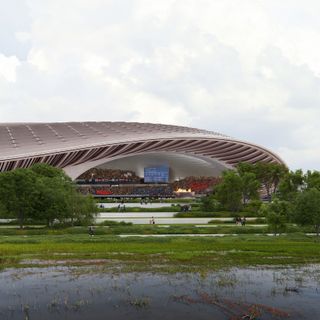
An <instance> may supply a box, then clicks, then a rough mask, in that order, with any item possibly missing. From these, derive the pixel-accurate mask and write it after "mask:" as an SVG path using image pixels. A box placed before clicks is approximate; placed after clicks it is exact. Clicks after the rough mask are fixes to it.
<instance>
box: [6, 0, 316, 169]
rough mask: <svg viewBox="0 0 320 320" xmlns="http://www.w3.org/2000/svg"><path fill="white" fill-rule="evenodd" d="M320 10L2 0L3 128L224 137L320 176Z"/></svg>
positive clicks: (206, 1)
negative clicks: (161, 128) (139, 127)
mask: <svg viewBox="0 0 320 320" xmlns="http://www.w3.org/2000/svg"><path fill="white" fill-rule="evenodd" d="M319 15H320V1H318V0H304V1H301V0H281V1H279V0H254V1H253V0H67V1H66V0H47V1H43V0H10V1H8V0H0V122H21V121H29V122H41V121H43V122H44V121H46V122H49V121H50V122H53V121H141V122H153V123H165V124H176V125H185V126H191V127H197V128H200V129H207V130H213V131H218V132H221V133H224V134H226V135H229V136H232V137H235V138H238V139H242V140H246V141H249V142H252V143H255V144H258V145H262V146H265V147H267V148H269V149H271V150H272V151H274V152H276V153H277V154H278V155H279V156H280V157H281V158H282V159H283V160H284V161H285V162H286V163H287V164H288V166H289V168H290V169H292V170H294V169H298V168H302V169H304V170H307V169H312V170H320V19H319Z"/></svg>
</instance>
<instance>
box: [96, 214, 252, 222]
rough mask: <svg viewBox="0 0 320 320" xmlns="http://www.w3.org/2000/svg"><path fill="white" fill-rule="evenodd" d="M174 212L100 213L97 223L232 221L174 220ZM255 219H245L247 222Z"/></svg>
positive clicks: (216, 219)
mask: <svg viewBox="0 0 320 320" xmlns="http://www.w3.org/2000/svg"><path fill="white" fill-rule="evenodd" d="M174 214H175V212H101V213H100V214H99V215H98V217H97V218H96V221H97V222H102V221H105V220H112V221H116V222H121V221H124V222H131V223H133V224H150V219H151V218H152V217H153V218H154V220H155V223H156V224H207V223H208V222H209V221H216V222H217V223H219V222H222V221H233V218H174V217H173V216H174ZM255 219H256V218H247V221H250V220H255Z"/></svg>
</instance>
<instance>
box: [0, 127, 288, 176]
mask: <svg viewBox="0 0 320 320" xmlns="http://www.w3.org/2000/svg"><path fill="white" fill-rule="evenodd" d="M0 150H1V153H0V171H8V170H12V169H15V168H26V167H29V166H31V165H32V164H34V163H38V162H44V163H48V164H51V165H53V166H57V167H61V168H64V169H65V170H66V172H67V173H68V170H69V169H70V168H74V167H77V166H81V165H83V164H84V163H98V162H99V161H100V163H102V162H103V161H105V162H107V161H109V160H112V159H116V158H123V157H127V156H131V155H139V154H145V153H149V152H175V153H179V154H187V155H190V156H194V157H201V158H207V159H211V160H212V159H214V160H215V161H218V162H219V163H221V164H223V165H224V166H225V167H227V168H232V167H233V166H235V165H236V164H237V163H239V162H251V163H255V162H258V161H262V162H275V163H283V161H282V160H281V159H280V158H279V157H278V156H277V155H276V154H274V153H273V152H271V151H269V150H267V149H266V148H263V147H261V146H257V145H255V144H252V143H248V142H245V141H241V140H237V139H234V138H231V137H228V136H226V135H223V134H220V133H217V132H212V131H206V130H200V129H195V128H188V127H182V126H173V125H163V124H151V123H137V122H66V123H2V124H0ZM71 171H72V170H71ZM74 178H75V177H74Z"/></svg>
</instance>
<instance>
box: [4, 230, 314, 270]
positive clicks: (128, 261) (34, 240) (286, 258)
mask: <svg viewBox="0 0 320 320" xmlns="http://www.w3.org/2000/svg"><path fill="white" fill-rule="evenodd" d="M75 230H76V229H75ZM46 231H47V232H46V234H30V233H28V232H27V231H25V232H24V234H23V233H22V234H17V231H16V233H11V235H10V233H9V234H7V235H2V236H0V265H1V268H6V267H26V266H29V265H30V264H32V263H34V261H33V260H34V259H36V260H37V261H38V260H39V261H41V263H42V264H41V266H47V265H52V264H53V265H55V264H61V263H63V264H67V265H84V264H86V262H90V261H91V262H90V263H93V264H94V263H95V262H94V261H99V263H100V264H101V263H103V264H105V266H106V268H112V267H114V268H118V269H119V268H122V270H126V271H152V270H157V271H159V270H160V271H164V272H177V271H181V272H182V271H209V270H216V269H221V268H228V267H234V266H259V265H260V266H267V265H294V264H309V263H320V242H318V241H317V239H315V237H307V236H305V235H302V234H298V233H297V234H290V235H287V236H278V237H269V236H266V235H259V236H257V235H239V236H237V237H235V236H226V237H223V238H209V237H202V238H187V237H179V238H173V237H171V238H170V237H167V238H119V237H117V236H115V235H108V234H99V233H98V234H96V235H95V236H94V237H89V236H88V235H87V234H84V233H70V230H69V231H66V230H59V232H56V233H55V232H53V231H52V232H49V231H50V230H46ZM22 232H23V231H22ZM92 260H94V261H92Z"/></svg>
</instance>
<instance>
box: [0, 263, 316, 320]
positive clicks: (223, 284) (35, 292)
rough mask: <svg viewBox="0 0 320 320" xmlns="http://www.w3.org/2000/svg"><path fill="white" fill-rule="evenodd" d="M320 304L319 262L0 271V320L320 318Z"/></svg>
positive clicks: (51, 268)
mask: <svg viewBox="0 0 320 320" xmlns="http://www.w3.org/2000/svg"><path fill="white" fill-rule="evenodd" d="M319 302H320V266H308V267H303V268H281V269H277V268H271V269H270V268H268V269H231V270H229V271H224V272H223V271H219V272H212V273H209V274H202V275H200V274H187V273H180V274H170V275H166V274H152V273H120V272H119V273H114V272H112V273H111V272H108V271H107V270H105V269H104V268H103V266H92V267H50V268H27V269H8V270H5V271H2V272H1V273H0V319H12V320H15V319H19V320H20V319H23V320H27V319H28V320H36V319H39V320H40V319H41V320H42V319H48V320H51V319H52V320H53V319H59V320H62V319H77V320H78V319H80V320H81V319H126V320H130V319H161V320H164V319H168V320H169V319H184V320H188V319H261V320H263V319H320V303H319ZM245 316H247V318H246V317H245ZM250 316H251V318H250Z"/></svg>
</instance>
